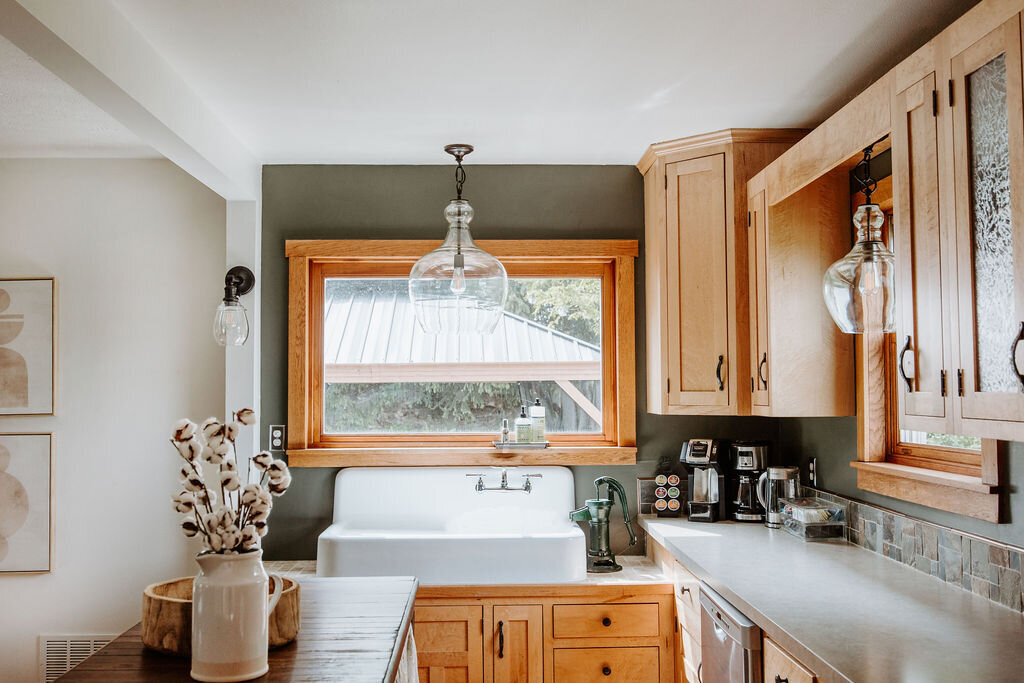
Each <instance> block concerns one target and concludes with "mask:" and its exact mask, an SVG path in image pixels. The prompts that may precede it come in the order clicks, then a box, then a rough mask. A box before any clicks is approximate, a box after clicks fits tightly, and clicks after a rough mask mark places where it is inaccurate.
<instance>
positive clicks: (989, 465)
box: [850, 177, 1003, 522]
mask: <svg viewBox="0 0 1024 683" xmlns="http://www.w3.org/2000/svg"><path fill="white" fill-rule="evenodd" d="M861 198H862V195H860V194H859V193H858V194H854V195H853V197H852V200H853V205H854V206H856V205H858V204H859V203H860V201H858V200H860V199H861ZM872 199H873V200H874V201H875V203H877V204H878V205H879V207H880V208H881V209H882V211H883V212H884V213H885V214H886V216H887V217H890V216H891V215H892V210H893V193H892V178H891V177H889V178H885V179H883V180H882V181H879V184H878V189H877V191H876V192H875V194H874V196H872ZM888 227H889V220H888V218H887V220H886V224H885V235H884V239H885V240H886V241H887V242H888V241H889V235H888ZM896 344H897V340H896V335H895V334H892V333H889V334H883V333H880V332H878V333H868V334H863V335H857V340H856V353H857V403H858V406H857V460H856V461H854V462H852V463H850V466H851V467H854V468H855V469H856V470H857V488H859V489H861V490H863V491H871V492H872V493H878V494H880V495H884V496H888V497H890V498H897V499H899V500H905V501H908V502H912V503H917V504H919V505H925V506H927V507H932V508H936V509H940V510H946V511H947V512H954V513H957V514H961V515H964V516H967V517H974V518H976V519H982V520H985V521H988V522H998V521H999V495H998V493H997V488H998V484H999V460H1000V458H1001V457H1003V456H1002V453H1003V445H1002V443H1001V442H998V441H995V440H992V439H983V440H982V449H981V451H980V452H978V451H970V450H967V449H961V448H947V447H942V446H929V445H924V444H913V443H907V442H903V441H900V426H899V410H898V407H897V393H896V392H898V391H899V383H898V379H897V371H896V370H897V366H896V363H897V358H898V349H897V348H896Z"/></svg>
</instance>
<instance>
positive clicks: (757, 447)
mask: <svg viewBox="0 0 1024 683" xmlns="http://www.w3.org/2000/svg"><path fill="white" fill-rule="evenodd" d="M729 464H730V465H731V467H732V471H731V472H730V476H729V501H730V503H731V505H730V508H731V511H732V515H731V516H732V519H734V520H735V521H737V522H763V521H764V519H765V509H764V506H763V505H761V501H760V500H758V495H757V481H758V479H759V478H760V476H761V473H762V472H764V471H765V469H767V467H768V444H767V443H765V442H763V441H735V442H733V444H732V445H731V446H730V447H729Z"/></svg>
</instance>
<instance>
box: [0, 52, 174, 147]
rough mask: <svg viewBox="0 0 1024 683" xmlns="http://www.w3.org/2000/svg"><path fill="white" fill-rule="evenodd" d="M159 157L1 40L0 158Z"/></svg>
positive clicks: (127, 131)
mask: <svg viewBox="0 0 1024 683" xmlns="http://www.w3.org/2000/svg"><path fill="white" fill-rule="evenodd" d="M156 156H159V155H158V154H157V153H156V152H155V151H153V149H152V148H150V147H148V146H146V145H145V144H143V143H142V141H140V140H139V138H138V137H136V136H135V135H134V134H133V133H131V132H130V131H129V130H128V129H127V128H125V127H124V126H122V125H121V124H120V123H118V122H117V121H115V120H114V119H113V118H112V117H110V116H109V115H108V114H107V113H106V112H104V111H103V110H102V109H100V108H99V107H97V106H96V105H95V104H93V103H92V102H90V101H89V100H88V99H86V98H85V97H84V96H82V95H81V94H79V93H78V91H77V90H75V89H74V88H72V87H71V86H69V85H68V84H66V83H65V82H64V81H62V80H61V79H59V78H57V77H56V76H54V75H53V74H52V73H50V72H49V71H47V70H46V69H45V68H43V66H42V65H40V64H39V62H37V61H35V60H34V59H32V58H31V57H29V56H28V55H26V54H25V53H24V52H22V51H21V50H19V49H18V48H17V47H15V46H14V45H13V44H12V43H11V42H10V41H8V40H7V39H6V38H3V37H2V36H0V157H4V158H24V157H90V158H97V157H133V158H137V157H142V158H150V157H156Z"/></svg>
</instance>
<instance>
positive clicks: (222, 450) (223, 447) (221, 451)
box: [213, 441, 231, 458]
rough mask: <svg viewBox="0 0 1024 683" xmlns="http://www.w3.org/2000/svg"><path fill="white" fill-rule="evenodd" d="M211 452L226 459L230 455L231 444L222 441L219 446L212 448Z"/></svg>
mask: <svg viewBox="0 0 1024 683" xmlns="http://www.w3.org/2000/svg"><path fill="white" fill-rule="evenodd" d="M213 452H214V453H216V454H217V455H219V456H220V457H222V458H226V457H228V456H229V455H231V442H229V441H222V442H221V443H220V445H218V446H214V447H213Z"/></svg>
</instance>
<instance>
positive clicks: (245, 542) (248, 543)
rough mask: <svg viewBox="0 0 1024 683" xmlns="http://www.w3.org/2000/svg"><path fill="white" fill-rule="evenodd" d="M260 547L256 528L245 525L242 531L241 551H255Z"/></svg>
mask: <svg viewBox="0 0 1024 683" xmlns="http://www.w3.org/2000/svg"><path fill="white" fill-rule="evenodd" d="M259 547H260V534H259V532H258V531H257V530H256V527H255V526H253V525H252V524H247V525H246V526H245V528H244V529H242V549H243V550H256V549H258V548H259Z"/></svg>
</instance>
